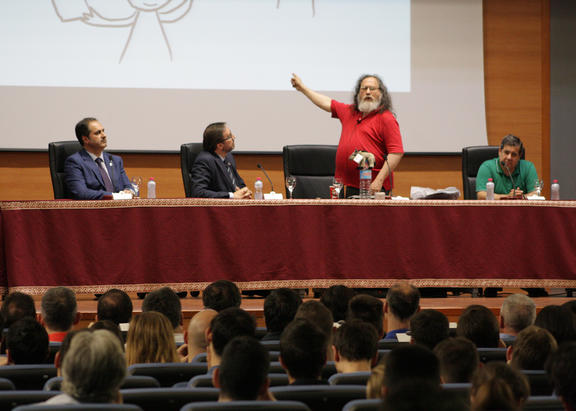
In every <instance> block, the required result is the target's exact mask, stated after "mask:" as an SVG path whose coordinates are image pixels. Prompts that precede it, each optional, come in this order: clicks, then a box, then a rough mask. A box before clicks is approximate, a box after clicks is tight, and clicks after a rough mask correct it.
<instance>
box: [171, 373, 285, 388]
mask: <svg viewBox="0 0 576 411" xmlns="http://www.w3.org/2000/svg"><path fill="white" fill-rule="evenodd" d="M268 380H269V384H270V387H276V386H279V385H288V374H284V373H271V374H268ZM186 386H187V387H189V388H194V387H214V384H213V382H212V375H210V374H205V375H197V376H196V377H192V379H191V380H190V381H188V384H187V385H186ZM176 387H180V385H177V386H176Z"/></svg>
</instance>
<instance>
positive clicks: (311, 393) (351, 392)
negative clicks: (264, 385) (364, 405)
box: [270, 385, 366, 411]
mask: <svg viewBox="0 0 576 411" xmlns="http://www.w3.org/2000/svg"><path fill="white" fill-rule="evenodd" d="M270 392H271V393H272V394H273V395H274V397H275V398H276V399H277V400H281V401H301V402H303V403H304V404H306V405H308V407H310V409H311V410H314V411H324V410H326V411H332V410H341V409H342V408H344V405H346V403H348V402H349V401H352V400H360V399H365V398H366V387H365V386H363V385H287V386H279V387H271V388H270Z"/></svg>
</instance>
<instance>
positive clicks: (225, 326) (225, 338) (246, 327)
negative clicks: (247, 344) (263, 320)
mask: <svg viewBox="0 0 576 411" xmlns="http://www.w3.org/2000/svg"><path fill="white" fill-rule="evenodd" d="M210 333H211V334H212V347H213V348H214V352H215V353H216V354H217V355H219V356H222V353H223V352H224V347H226V344H228V342H230V341H231V340H232V339H233V338H234V337H240V336H249V337H255V335H256V321H255V320H254V318H253V317H252V316H251V315H250V314H248V312H246V311H244V310H243V309H241V308H236V307H230V308H226V309H224V310H222V311H220V312H219V313H218V315H216V316H215V317H214V318H213V319H212V322H211V323H210Z"/></svg>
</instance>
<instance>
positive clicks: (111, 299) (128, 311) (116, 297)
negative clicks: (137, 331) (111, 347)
mask: <svg viewBox="0 0 576 411" xmlns="http://www.w3.org/2000/svg"><path fill="white" fill-rule="evenodd" d="M132 309H133V307H132V300H131V299H130V297H129V296H128V294H126V293H125V292H124V291H122V290H118V289H116V288H112V289H111V290H108V291H106V292H105V293H104V294H102V295H101V296H100V298H99V299H98V308H97V314H98V319H99V320H109V321H112V322H114V323H116V324H122V323H129V322H130V320H131V319H132Z"/></svg>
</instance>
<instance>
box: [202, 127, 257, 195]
mask: <svg viewBox="0 0 576 411" xmlns="http://www.w3.org/2000/svg"><path fill="white" fill-rule="evenodd" d="M235 140H236V137H235V136H234V134H232V131H230V128H229V127H228V126H227V125H226V123H212V124H210V125H209V126H208V127H206V130H204V138H203V141H202V145H203V148H204V151H202V152H200V154H198V157H196V161H195V162H194V164H193V165H192V197H204V198H238V199H244V198H252V192H251V191H250V190H249V189H248V187H246V184H245V183H244V180H242V177H240V175H239V174H238V170H236V161H235V160H234V157H233V156H232V150H234V146H235Z"/></svg>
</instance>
